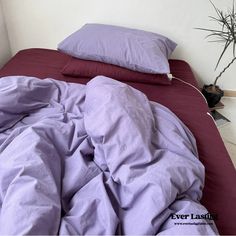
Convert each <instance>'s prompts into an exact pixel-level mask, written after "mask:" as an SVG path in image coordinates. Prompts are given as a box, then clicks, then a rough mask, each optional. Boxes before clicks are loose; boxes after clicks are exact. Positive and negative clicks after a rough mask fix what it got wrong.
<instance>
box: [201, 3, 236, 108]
mask: <svg viewBox="0 0 236 236" xmlns="http://www.w3.org/2000/svg"><path fill="white" fill-rule="evenodd" d="M209 1H210V3H211V4H212V6H213V7H214V9H215V11H216V16H215V17H214V16H209V17H210V19H211V20H214V21H216V22H217V23H218V25H219V29H206V28H197V29H199V30H204V31H207V32H209V35H207V37H206V38H214V40H212V41H210V42H217V43H223V44H224V47H223V50H222V52H221V54H220V56H219V58H218V61H217V63H216V66H215V70H216V69H217V68H218V65H219V63H220V62H221V59H222V57H223V55H224V54H225V52H226V51H227V50H228V49H230V48H231V49H232V53H233V58H232V60H231V61H230V62H229V63H228V64H227V65H226V66H225V67H224V68H223V70H222V71H221V72H220V73H219V75H218V76H216V78H215V80H214V82H213V84H210V85H204V87H203V89H202V93H203V95H204V96H205V97H206V99H207V102H208V106H209V107H214V106H215V105H216V104H217V103H218V102H219V101H220V99H221V97H222V96H223V95H224V92H223V91H222V90H221V89H220V87H219V86H217V85H216V84H217V81H218V79H219V78H221V76H222V74H223V73H224V72H225V71H226V70H227V69H228V68H229V67H230V66H231V65H232V64H233V63H234V61H235V60H236V57H235V45H236V13H235V9H234V2H233V7H232V8H231V9H229V10H228V11H227V12H224V11H221V10H219V9H218V8H217V7H216V6H215V5H214V4H213V2H212V1H211V0H209Z"/></svg>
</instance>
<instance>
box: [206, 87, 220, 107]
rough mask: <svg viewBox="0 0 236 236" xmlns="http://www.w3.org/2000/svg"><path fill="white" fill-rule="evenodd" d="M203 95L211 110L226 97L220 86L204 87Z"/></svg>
mask: <svg viewBox="0 0 236 236" xmlns="http://www.w3.org/2000/svg"><path fill="white" fill-rule="evenodd" d="M202 93H203V95H204V96H205V98H206V100H207V103H208V106H209V107H210V108H212V107H214V106H215V105H216V104H217V103H218V102H219V101H220V99H221V98H222V97H223V96H224V91H223V90H221V89H220V88H219V86H213V84H210V85H204V86H203V88H202Z"/></svg>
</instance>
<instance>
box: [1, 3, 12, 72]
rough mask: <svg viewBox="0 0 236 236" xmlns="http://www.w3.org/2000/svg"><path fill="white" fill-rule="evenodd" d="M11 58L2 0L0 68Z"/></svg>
mask: <svg viewBox="0 0 236 236" xmlns="http://www.w3.org/2000/svg"><path fill="white" fill-rule="evenodd" d="M9 58H10V45H9V41H8V37H7V31H6V25H5V21H4V16H3V12H2V5H1V2H0V68H1V67H2V66H3V65H4V64H5V62H6V61H7V60H8V59H9Z"/></svg>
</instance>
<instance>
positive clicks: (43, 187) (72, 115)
mask: <svg viewBox="0 0 236 236" xmlns="http://www.w3.org/2000/svg"><path fill="white" fill-rule="evenodd" d="M203 185H204V167H203V165H202V164H201V163H200V161H199V160H198V158H197V148H196V144H195V139H194V137H193V136H192V134H191V133H190V131H189V130H188V129H187V128H186V127H185V125H184V124H183V123H182V122H181V121H180V120H179V119H178V118H177V117H176V116H175V115H174V114H173V113H172V112H170V111H169V110H168V109H167V108H165V107H164V106H162V105H160V104H157V103H154V102H150V101H148V99H147V98H146V96H145V95H144V94H143V93H141V92H139V91H138V90H136V89H134V88H132V87H130V86H128V85H126V84H123V83H120V82H118V81H115V80H112V79H109V78H106V77H103V76H98V77H96V78H94V79H93V80H91V81H90V82H89V83H88V84H87V85H86V86H85V85H80V84H72V83H66V82H61V81H56V80H53V79H45V80H40V79H37V78H33V77H23V76H15V77H4V78H1V79H0V234H20V235H25V234H41V235H44V234H67V235H71V234H80V235H84V234H96V235H97V234H139V235H140V234H158V233H159V234H180V235H182V234H215V233H217V229H216V228H215V225H214V222H213V221H212V220H209V219H208V220H206V219H192V217H194V216H195V217H196V216H197V215H205V214H206V213H207V210H206V209H205V208H204V207H203V206H202V205H201V204H200V203H199V200H200V198H201V195H202V188H203ZM184 215H186V217H185V216H184ZM184 217H185V219H183V218H184ZM181 218H182V219H181Z"/></svg>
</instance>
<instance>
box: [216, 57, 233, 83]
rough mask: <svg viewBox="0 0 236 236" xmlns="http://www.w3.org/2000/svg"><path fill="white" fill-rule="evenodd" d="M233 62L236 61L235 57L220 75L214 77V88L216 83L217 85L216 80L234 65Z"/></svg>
mask: <svg viewBox="0 0 236 236" xmlns="http://www.w3.org/2000/svg"><path fill="white" fill-rule="evenodd" d="M235 60H236V57H234V58H233V59H232V61H231V62H230V63H229V64H228V65H227V66H226V67H225V68H224V70H222V71H221V72H220V74H219V75H218V76H217V77H216V79H215V81H214V84H213V86H214V87H215V86H216V83H217V81H218V79H219V78H220V77H221V76H222V74H223V73H224V72H225V71H226V70H227V69H228V68H229V67H230V66H231V65H232V64H233V63H234V61H235Z"/></svg>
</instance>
